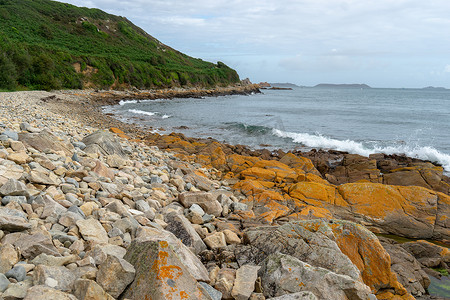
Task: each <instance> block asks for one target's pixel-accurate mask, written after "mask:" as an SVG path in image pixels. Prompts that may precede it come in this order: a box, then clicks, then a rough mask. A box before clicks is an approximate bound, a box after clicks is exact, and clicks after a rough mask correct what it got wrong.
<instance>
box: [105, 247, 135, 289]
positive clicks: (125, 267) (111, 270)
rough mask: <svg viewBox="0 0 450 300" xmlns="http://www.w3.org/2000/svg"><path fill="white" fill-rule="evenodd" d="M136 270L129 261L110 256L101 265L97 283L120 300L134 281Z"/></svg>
mask: <svg viewBox="0 0 450 300" xmlns="http://www.w3.org/2000/svg"><path fill="white" fill-rule="evenodd" d="M135 273H136V271H135V269H134V267H133V265H131V264H130V263H129V262H128V261H126V260H124V259H122V258H118V257H116V256H113V255H108V257H107V258H106V260H105V261H104V262H103V263H102V264H101V265H100V267H99V268H98V273H97V283H98V284H99V285H100V286H101V287H102V288H103V289H104V290H105V291H106V292H107V293H108V294H110V295H111V296H113V297H114V298H118V297H119V296H120V294H122V292H123V291H124V290H125V288H126V287H127V286H128V285H129V284H130V283H131V282H132V281H133V280H134V276H135Z"/></svg>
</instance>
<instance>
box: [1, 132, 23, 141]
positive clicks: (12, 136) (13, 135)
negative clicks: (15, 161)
mask: <svg viewBox="0 0 450 300" xmlns="http://www.w3.org/2000/svg"><path fill="white" fill-rule="evenodd" d="M2 134H4V135H6V136H7V137H9V138H10V139H12V140H13V141H18V140H19V134H18V133H17V132H15V131H12V130H5V131H3V133H2Z"/></svg>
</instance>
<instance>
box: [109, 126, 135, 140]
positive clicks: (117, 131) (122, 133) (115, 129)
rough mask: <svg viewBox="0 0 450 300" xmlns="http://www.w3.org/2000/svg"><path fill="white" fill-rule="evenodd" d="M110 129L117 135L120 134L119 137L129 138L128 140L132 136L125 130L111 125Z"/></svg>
mask: <svg viewBox="0 0 450 300" xmlns="http://www.w3.org/2000/svg"><path fill="white" fill-rule="evenodd" d="M109 131H111V132H112V133H115V134H116V135H117V136H119V137H121V138H124V139H127V140H129V139H130V137H129V136H128V135H126V134H125V132H123V131H122V130H120V129H119V128H116V127H111V128H110V129H109Z"/></svg>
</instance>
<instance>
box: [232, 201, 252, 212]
mask: <svg viewBox="0 0 450 300" xmlns="http://www.w3.org/2000/svg"><path fill="white" fill-rule="evenodd" d="M230 207H231V209H232V210H233V211H237V210H244V211H245V210H248V206H247V204H244V203H240V202H233V203H232V204H231V206H230Z"/></svg>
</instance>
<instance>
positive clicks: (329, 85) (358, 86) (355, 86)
mask: <svg viewBox="0 0 450 300" xmlns="http://www.w3.org/2000/svg"><path fill="white" fill-rule="evenodd" d="M313 88H342V89H371V87H370V86H368V85H367V84H364V83H363V84H358V83H352V84H333V83H320V84H318V85H315V86H313Z"/></svg>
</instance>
